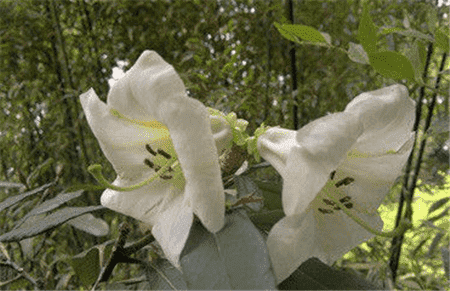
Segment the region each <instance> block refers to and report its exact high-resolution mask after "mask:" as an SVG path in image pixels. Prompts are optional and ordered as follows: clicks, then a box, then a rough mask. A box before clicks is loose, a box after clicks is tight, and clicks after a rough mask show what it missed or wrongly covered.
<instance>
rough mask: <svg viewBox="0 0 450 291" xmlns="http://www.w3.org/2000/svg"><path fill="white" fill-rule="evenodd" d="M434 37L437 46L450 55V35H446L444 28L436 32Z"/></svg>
mask: <svg viewBox="0 0 450 291" xmlns="http://www.w3.org/2000/svg"><path fill="white" fill-rule="evenodd" d="M434 37H435V39H436V45H437V46H438V47H439V48H440V49H441V50H443V51H444V52H447V53H448V51H449V50H450V49H449V36H448V33H445V32H444V30H443V29H442V28H438V29H436V31H435V35H434Z"/></svg>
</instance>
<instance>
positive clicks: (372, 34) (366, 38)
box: [358, 2, 377, 53]
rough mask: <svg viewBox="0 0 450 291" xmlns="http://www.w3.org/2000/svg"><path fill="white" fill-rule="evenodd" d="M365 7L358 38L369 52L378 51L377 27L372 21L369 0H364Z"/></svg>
mask: <svg viewBox="0 0 450 291" xmlns="http://www.w3.org/2000/svg"><path fill="white" fill-rule="evenodd" d="M363 5H364V8H363V13H362V17H361V20H360V22H359V27H358V39H359V42H360V43H361V45H362V46H363V47H364V50H365V51H366V52H367V53H375V52H376V51H377V27H376V26H375V24H374V23H373V21H372V18H371V17H370V13H369V7H368V5H367V2H364V4H363Z"/></svg>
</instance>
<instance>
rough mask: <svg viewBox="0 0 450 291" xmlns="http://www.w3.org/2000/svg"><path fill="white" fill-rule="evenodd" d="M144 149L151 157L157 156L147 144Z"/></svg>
mask: <svg viewBox="0 0 450 291" xmlns="http://www.w3.org/2000/svg"><path fill="white" fill-rule="evenodd" d="M145 149H146V150H147V151H148V152H149V153H151V154H152V155H154V156H156V155H157V152H155V151H154V150H153V149H152V147H151V146H150V145H149V144H146V145H145Z"/></svg>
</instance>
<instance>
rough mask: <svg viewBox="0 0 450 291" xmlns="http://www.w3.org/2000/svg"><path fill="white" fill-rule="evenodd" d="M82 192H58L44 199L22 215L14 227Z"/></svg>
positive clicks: (76, 196) (78, 195)
mask: <svg viewBox="0 0 450 291" xmlns="http://www.w3.org/2000/svg"><path fill="white" fill-rule="evenodd" d="M81 194H83V190H80V191H76V192H73V193H60V194H58V195H56V197H55V198H53V199H50V200H47V201H44V203H42V204H41V205H39V206H37V207H35V208H33V210H31V211H30V212H28V213H27V214H26V215H25V216H24V217H22V218H21V219H20V220H19V221H18V222H17V223H16V224H15V225H14V229H16V228H19V227H20V226H21V225H22V223H23V222H24V221H25V220H27V219H28V218H29V217H30V216H33V215H38V214H41V213H46V212H49V211H51V210H53V209H56V208H58V207H59V206H61V205H63V204H64V203H66V202H67V201H70V200H72V199H75V198H78V197H80V196H81Z"/></svg>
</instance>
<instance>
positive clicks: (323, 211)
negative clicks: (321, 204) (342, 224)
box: [318, 208, 333, 214]
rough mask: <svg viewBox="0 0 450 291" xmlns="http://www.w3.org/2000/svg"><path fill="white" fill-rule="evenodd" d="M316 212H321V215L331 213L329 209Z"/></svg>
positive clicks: (320, 209)
mask: <svg viewBox="0 0 450 291" xmlns="http://www.w3.org/2000/svg"><path fill="white" fill-rule="evenodd" d="M318 210H319V211H320V212H322V213H323V214H330V213H333V210H329V209H323V208H318Z"/></svg>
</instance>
